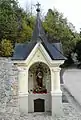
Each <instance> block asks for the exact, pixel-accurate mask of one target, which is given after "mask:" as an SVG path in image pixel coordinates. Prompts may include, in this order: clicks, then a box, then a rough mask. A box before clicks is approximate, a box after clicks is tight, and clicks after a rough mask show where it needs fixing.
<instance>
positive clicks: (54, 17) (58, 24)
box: [43, 9, 80, 55]
mask: <svg viewBox="0 0 81 120" xmlns="http://www.w3.org/2000/svg"><path fill="white" fill-rule="evenodd" d="M70 24H71V23H68V22H67V19H66V18H64V17H63V14H62V13H59V12H58V11H57V10H54V11H53V10H51V9H49V10H48V13H47V16H46V17H45V21H44V23H43V25H44V28H45V31H46V33H47V36H48V39H49V41H50V42H54V41H55V39H57V40H61V42H62V44H63V50H64V53H65V55H67V54H69V53H70V52H72V50H73V49H74V47H75V45H76V41H77V40H79V39H80V37H79V35H78V34H77V33H76V32H74V31H75V29H74V26H72V24H71V25H70ZM70 26H71V28H70Z"/></svg>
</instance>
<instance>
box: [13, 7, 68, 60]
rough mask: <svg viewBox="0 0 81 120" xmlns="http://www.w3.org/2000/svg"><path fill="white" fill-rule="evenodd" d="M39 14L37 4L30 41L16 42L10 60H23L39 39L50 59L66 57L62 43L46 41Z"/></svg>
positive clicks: (63, 58)
mask: <svg viewBox="0 0 81 120" xmlns="http://www.w3.org/2000/svg"><path fill="white" fill-rule="evenodd" d="M39 14H40V9H39V6H38V8H37V19H36V24H35V28H34V31H33V35H32V38H31V42H29V43H24V44H19V43H18V44H16V45H15V49H14V54H13V57H12V60H25V59H26V58H27V57H28V55H29V54H30V53H31V51H32V50H33V48H34V47H35V45H36V44H37V43H38V42H39V41H40V42H41V44H42V45H43V46H44V48H45V49H46V51H47V53H48V54H49V56H50V57H51V59H52V60H65V59H66V58H65V57H64V55H63V51H62V45H61V43H60V42H58V43H49V42H48V40H47V37H46V35H45V32H44V29H43V26H42V22H41V20H40V15H39Z"/></svg>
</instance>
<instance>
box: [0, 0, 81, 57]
mask: <svg viewBox="0 0 81 120" xmlns="http://www.w3.org/2000/svg"><path fill="white" fill-rule="evenodd" d="M34 24H35V17H34V16H31V14H30V12H29V11H27V12H25V11H24V10H23V9H22V8H20V7H19V5H18V1H17V0H0V40H1V41H0V43H1V46H3V44H4V47H1V50H2V51H1V54H2V56H6V55H7V56H8V55H9V56H10V55H11V53H10V54H9V53H8V52H7V53H8V54H7V53H6V51H4V50H6V49H7V48H6V46H7V45H8V44H11V43H12V45H13V46H14V45H15V43H16V42H18V43H23V42H27V41H30V40H31V35H32V32H33V28H34ZM43 26H44V28H45V32H46V34H47V37H48V40H49V41H50V42H54V41H55V39H58V40H61V42H62V44H63V50H64V53H65V55H67V54H69V53H71V52H72V51H73V50H74V48H75V45H76V42H77V41H79V40H80V39H81V38H80V35H79V34H77V33H76V32H75V28H74V26H73V25H72V24H71V23H69V22H68V21H67V19H66V18H64V16H63V14H62V13H59V12H58V11H57V10H51V9H49V10H48V13H47V15H46V17H45V20H44V21H43ZM4 39H6V42H4ZM8 40H10V41H9V43H8ZM12 45H10V46H11V48H12Z"/></svg>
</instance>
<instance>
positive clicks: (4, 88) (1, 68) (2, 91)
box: [0, 57, 18, 109]
mask: <svg viewBox="0 0 81 120" xmlns="http://www.w3.org/2000/svg"><path fill="white" fill-rule="evenodd" d="M17 72H18V71H17V69H16V67H15V66H14V65H13V64H12V62H11V58H3V57H0V109H2V107H4V108H5V106H6V104H7V103H8V102H9V101H10V100H11V99H12V97H13V95H17V89H18V86H17V85H18V81H17Z"/></svg>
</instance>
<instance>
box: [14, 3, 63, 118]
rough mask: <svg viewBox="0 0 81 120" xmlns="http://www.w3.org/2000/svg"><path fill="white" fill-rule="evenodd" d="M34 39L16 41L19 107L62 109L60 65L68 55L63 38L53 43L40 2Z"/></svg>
mask: <svg viewBox="0 0 81 120" xmlns="http://www.w3.org/2000/svg"><path fill="white" fill-rule="evenodd" d="M36 11H37V17H36V23H35V26H34V30H33V34H32V38H31V41H30V42H29V43H23V44H20V43H18V44H16V45H15V50H14V53H13V57H12V61H13V63H14V64H16V65H17V68H18V98H19V109H20V111H21V112H24V113H26V114H28V113H30V112H51V113H52V116H53V115H60V114H61V112H62V91H61V88H60V70H61V68H60V65H61V64H63V63H64V60H65V57H64V55H63V52H62V45H61V42H58V41H57V42H55V43H50V42H48V39H47V36H46V35H45V32H44V28H43V26H42V22H41V19H40V4H39V3H38V4H37V9H36Z"/></svg>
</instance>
